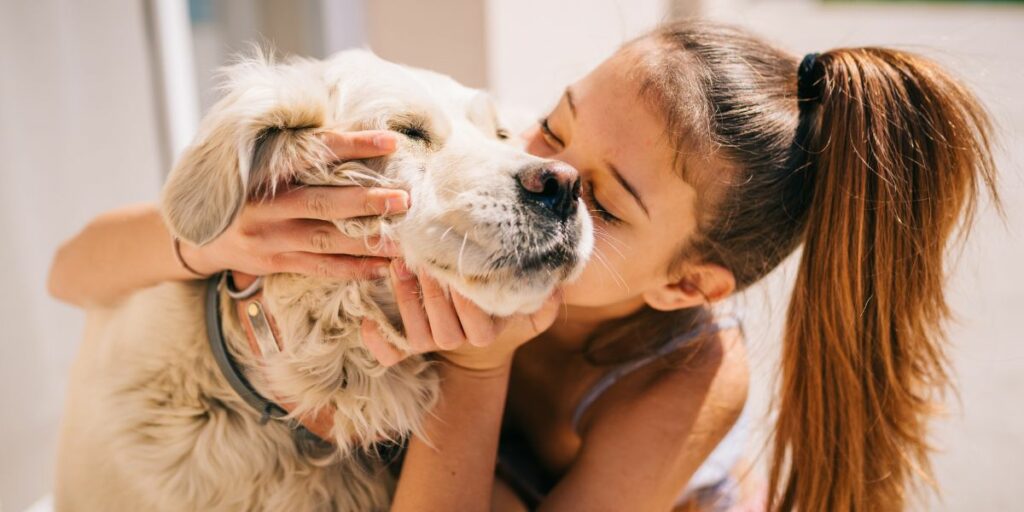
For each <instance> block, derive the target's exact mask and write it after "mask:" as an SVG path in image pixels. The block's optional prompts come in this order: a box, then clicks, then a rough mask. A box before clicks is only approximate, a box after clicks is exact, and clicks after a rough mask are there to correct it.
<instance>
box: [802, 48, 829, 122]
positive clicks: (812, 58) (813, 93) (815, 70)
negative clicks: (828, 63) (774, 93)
mask: <svg viewBox="0 0 1024 512" xmlns="http://www.w3.org/2000/svg"><path fill="white" fill-rule="evenodd" d="M817 63H818V54H817V53H808V54H807V55H805V56H804V60H802V61H800V67H798V68H797V70H796V99H797V103H798V104H799V105H800V110H804V109H806V108H810V107H811V106H812V105H813V104H815V103H817V101H818V100H820V99H821V85H822V83H823V81H822V74H823V73H824V68H823V67H822V66H815V64H817Z"/></svg>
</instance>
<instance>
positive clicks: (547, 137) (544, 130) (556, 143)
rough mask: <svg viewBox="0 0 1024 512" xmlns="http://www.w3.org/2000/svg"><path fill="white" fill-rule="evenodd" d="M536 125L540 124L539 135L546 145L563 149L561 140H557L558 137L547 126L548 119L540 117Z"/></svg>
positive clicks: (563, 145)
mask: <svg viewBox="0 0 1024 512" xmlns="http://www.w3.org/2000/svg"><path fill="white" fill-rule="evenodd" d="M538 123H539V124H540V134H541V135H543V136H544V141H545V142H547V143H548V145H550V146H552V147H556V148H561V147H565V144H564V143H563V142H562V139H559V138H558V136H557V135H555V133H554V132H552V131H551V126H550V125H549V124H548V118H546V117H542V118H540V121H538Z"/></svg>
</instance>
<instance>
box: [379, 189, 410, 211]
mask: <svg viewBox="0 0 1024 512" xmlns="http://www.w3.org/2000/svg"><path fill="white" fill-rule="evenodd" d="M385 206H386V207H387V211H388V212H389V213H398V212H404V211H406V210H408V209H409V194H408V193H406V192H404V191H399V192H396V193H395V194H394V195H392V196H389V197H388V198H387V201H386V205H385Z"/></svg>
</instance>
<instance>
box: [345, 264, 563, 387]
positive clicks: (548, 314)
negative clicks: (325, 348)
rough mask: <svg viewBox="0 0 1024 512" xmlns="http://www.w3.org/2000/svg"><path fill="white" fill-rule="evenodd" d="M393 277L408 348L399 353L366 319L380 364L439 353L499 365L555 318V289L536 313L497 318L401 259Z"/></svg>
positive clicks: (461, 362)
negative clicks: (427, 353)
mask: <svg viewBox="0 0 1024 512" xmlns="http://www.w3.org/2000/svg"><path fill="white" fill-rule="evenodd" d="M391 278H392V281H393V282H394V287H395V300H396V301H397V302H398V309H399V312H400V313H401V315H402V323H403V325H404V326H405V335H406V338H407V339H408V340H409V346H410V347H411V351H410V352H408V353H406V352H402V351H400V350H399V349H398V348H396V347H395V346H394V345H392V344H391V343H389V342H388V341H387V340H386V339H385V338H384V335H383V334H382V333H381V332H380V329H379V327H378V326H377V323H376V322H374V321H372V320H369V319H364V320H363V325H362V336H363V344H364V345H365V346H366V348H367V349H368V350H369V351H370V353H371V354H373V356H374V357H375V358H376V359H377V361H378V362H380V364H382V365H384V366H393V365H395V364H397V363H398V362H400V361H402V360H403V359H405V358H406V357H409V356H410V355H413V354H422V353H426V352H441V354H440V355H441V356H442V357H443V358H444V359H445V360H447V361H448V362H449V363H451V364H453V365H455V366H458V367H461V368H463V369H468V370H473V371H490V370H498V369H501V368H503V367H504V366H505V365H507V364H509V363H510V362H511V361H512V355H513V353H514V352H515V350H516V349H517V348H519V346H521V345H522V344H524V343H526V342H527V341H530V340H531V339H533V338H534V337H536V336H537V335H538V334H540V333H541V332H544V331H545V330H546V329H547V328H548V327H549V326H550V325H551V324H552V323H553V322H554V321H555V318H556V317H557V315H558V308H559V306H560V305H561V295H560V293H558V292H556V293H555V294H554V295H552V296H551V297H550V298H549V299H548V301H547V302H545V303H544V305H543V306H542V307H541V309H540V310H539V311H537V312H536V313H533V314H531V315H514V316H511V317H505V318H496V317H492V316H491V315H489V314H487V313H485V312H484V311H482V310H481V309H480V308H479V307H477V306H476V305H475V304H473V303H472V302H470V301H469V300H468V299H466V298H465V297H463V296H462V295H460V294H459V293H458V292H456V291H454V290H447V289H445V287H443V286H442V285H441V284H440V283H438V282H437V281H436V280H434V279H433V278H431V277H429V276H426V275H422V276H416V275H415V274H413V273H412V272H411V271H409V269H408V268H407V267H406V266H405V264H404V262H402V261H401V260H400V259H396V260H394V261H393V262H392V264H391Z"/></svg>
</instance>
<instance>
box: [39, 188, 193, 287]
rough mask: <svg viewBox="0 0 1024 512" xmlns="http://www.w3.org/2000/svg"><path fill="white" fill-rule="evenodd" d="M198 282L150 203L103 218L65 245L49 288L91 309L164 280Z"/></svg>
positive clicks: (55, 258) (59, 253)
mask: <svg viewBox="0 0 1024 512" xmlns="http://www.w3.org/2000/svg"><path fill="white" fill-rule="evenodd" d="M195 277H196V276H195V275H193V274H192V273H191V272H189V271H188V270H186V269H185V268H184V267H182V266H181V265H179V264H178V261H177V259H176V258H175V256H174V252H173V251H172V249H171V235H170V233H169V232H168V231H167V227H166V226H165V225H164V222H163V219H161V217H160V212H159V211H157V208H156V206H155V205H151V204H146V205H137V206H130V207H126V208H120V209H117V210H114V211H111V212H108V213H104V214H102V215H100V216H99V217H97V218H95V219H93V220H92V222H90V223H89V224H88V225H86V226H85V228H84V229H83V230H82V231H81V232H79V233H78V234H77V235H75V236H74V237H73V238H71V239H70V240H68V241H66V242H64V244H62V245H61V247H60V248H59V249H58V250H57V254H56V256H54V258H53V263H52V265H51V267H50V276H49V282H48V287H49V291H50V294H51V295H53V296H54V297H56V298H58V299H60V300H62V301H65V302H69V303H71V304H74V305H76V306H91V305H96V304H104V303H109V302H112V301H114V300H115V299H117V298H119V297H122V296H124V295H127V294H128V293H130V292H131V291H133V290H136V289H139V288H144V287H146V286H151V285H154V284H156V283H159V282H161V281H178V280H185V279H195Z"/></svg>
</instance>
